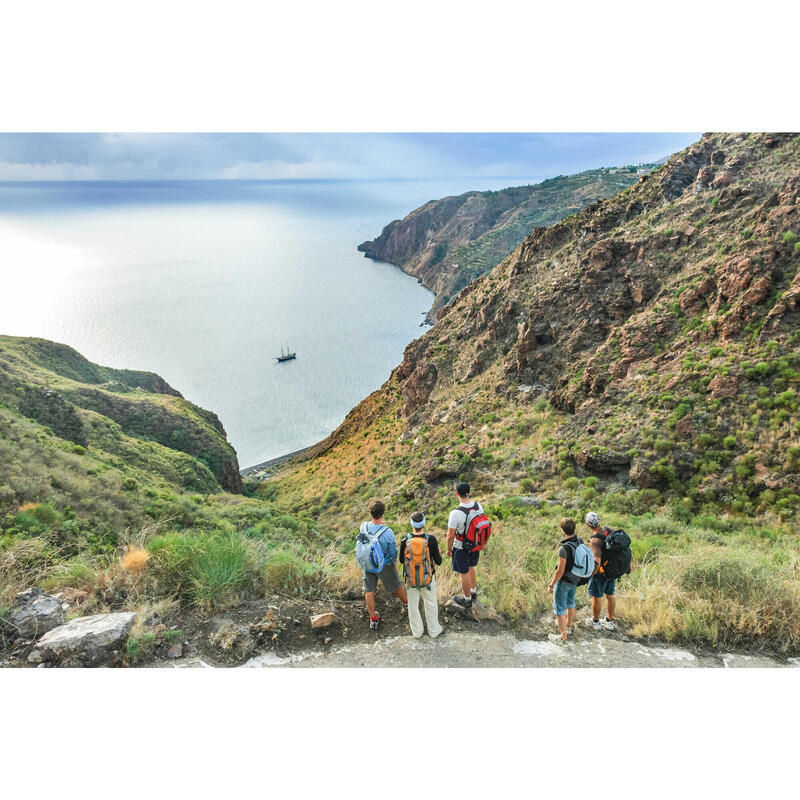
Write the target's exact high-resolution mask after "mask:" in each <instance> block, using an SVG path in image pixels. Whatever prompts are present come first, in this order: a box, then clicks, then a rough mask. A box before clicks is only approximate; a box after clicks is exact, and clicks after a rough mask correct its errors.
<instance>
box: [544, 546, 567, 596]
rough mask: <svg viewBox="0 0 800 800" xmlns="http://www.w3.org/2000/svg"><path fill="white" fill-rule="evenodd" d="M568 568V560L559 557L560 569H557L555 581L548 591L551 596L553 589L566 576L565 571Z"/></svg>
mask: <svg viewBox="0 0 800 800" xmlns="http://www.w3.org/2000/svg"><path fill="white" fill-rule="evenodd" d="M566 568H567V559H566V558H564V557H563V556H561V555H560V556H559V557H558V567H556V574H555V575H553V580H551V581H550V584H549V585H548V587H547V589H548V591H549V592H550V594H553V587H554V586H555V585H556V584H557V583H558V582H559V581H560V580H561V577H562V576H563V575H564V570H565V569H566Z"/></svg>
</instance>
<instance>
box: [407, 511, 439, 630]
mask: <svg viewBox="0 0 800 800" xmlns="http://www.w3.org/2000/svg"><path fill="white" fill-rule="evenodd" d="M410 522H411V533H409V534H408V536H406V537H404V538H403V540H402V541H401V542H400V563H401V564H402V565H403V579H404V581H405V584H406V592H407V593H408V621H409V624H410V625H411V635H412V636H413V637H414V638H415V639H419V638H420V637H421V636H422V634H423V633H424V632H425V631H424V628H423V626H422V617H421V616H420V613H419V601H420V600H422V604H423V606H424V608H425V622H426V623H427V624H428V636H430V637H431V639H435V638H436V637H437V636H438V635H439V634H440V633H441V632H442V626H441V625H440V624H439V606H438V604H437V602H436V579H435V578H434V577H433V575H434V573H435V572H436V566H438V565H440V564H441V563H442V554H441V552H440V551H439V542H438V541H437V540H436V537H435V536H434V535H433V534H432V533H431V534H428V533H425V515H424V514H423V513H422V512H421V511H415V512H414V513H413V514H412V515H411V519H410Z"/></svg>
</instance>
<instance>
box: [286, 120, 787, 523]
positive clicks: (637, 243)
mask: <svg viewBox="0 0 800 800" xmlns="http://www.w3.org/2000/svg"><path fill="white" fill-rule="evenodd" d="M455 200H456V199H454V200H453V201H451V202H453V203H455ZM444 207H445V206H442V207H440V208H444ZM430 212H431V213H433V210H432V209H431V210H430ZM427 213H428V212H426V214H427ZM442 213H443V212H442ZM417 216H418V217H420V225H421V220H422V218H423V217H424V216H425V215H423V214H422V213H420V214H417ZM395 227H397V226H395ZM408 229H409V230H411V227H410V225H409V227H408ZM798 236H800V137H798V136H797V135H795V134H707V135H704V136H703V138H702V140H701V141H699V142H698V143H696V144H695V145H693V146H691V147H690V148H688V149H686V150H684V151H682V152H680V153H678V154H676V155H674V156H673V157H672V158H670V159H669V160H668V161H667V162H666V163H665V164H664V165H662V166H661V167H659V168H658V169H656V170H655V171H653V172H651V173H649V174H647V175H643V176H640V177H639V179H638V181H637V183H636V184H635V185H633V186H631V187H629V188H628V189H626V190H624V191H622V192H621V193H619V194H617V195H616V196H614V197H613V198H611V199H607V200H602V201H600V202H595V203H593V204H592V205H590V206H588V207H587V208H585V209H583V210H582V211H580V212H578V213H576V214H573V215H571V216H570V217H568V218H567V219H565V220H563V221H562V222H560V223H557V224H555V225H552V226H551V227H539V228H536V229H535V230H533V232H531V233H530V235H529V236H528V237H527V238H526V239H525V241H524V242H523V243H522V244H521V245H520V246H519V247H518V248H517V249H516V250H515V251H514V252H513V253H511V254H510V255H509V256H508V257H506V258H505V259H503V260H502V261H501V262H500V263H499V264H498V265H497V266H496V267H495V268H494V269H493V270H492V271H491V272H490V273H489V274H488V275H486V276H485V277H483V278H481V279H478V280H476V281H473V282H472V283H470V284H469V285H468V286H466V287H465V288H464V289H463V290H462V291H461V292H460V293H459V294H458V296H457V297H456V298H455V300H454V301H453V302H452V304H451V305H449V306H448V307H446V308H444V309H443V310H442V311H441V312H440V314H439V320H438V322H437V323H436V325H435V326H434V327H433V329H432V330H430V331H429V332H428V333H426V334H425V335H424V336H422V337H421V338H419V339H417V340H416V341H414V342H412V343H411V344H410V345H409V346H408V347H407V349H406V352H405V357H404V359H403V362H402V364H400V365H399V366H398V367H397V368H396V369H395V370H394V372H393V373H392V376H391V378H390V379H389V381H388V382H387V383H386V384H385V385H384V386H383V387H382V388H381V390H379V391H378V392H376V393H374V394H373V395H371V396H370V397H369V398H367V399H366V400H365V401H364V402H362V403H361V404H360V405H359V406H357V407H356V408H355V409H354V410H353V411H352V412H351V414H350V415H349V416H348V418H347V419H346V420H345V422H344V423H343V425H342V426H341V427H340V428H339V429H338V430H337V431H336V432H334V434H333V435H332V436H331V437H329V439H328V440H326V442H324V443H322V444H321V445H320V446H319V447H318V448H317V450H316V458H314V459H313V460H312V461H310V462H308V463H306V464H302V465H300V466H299V467H298V466H295V467H294V468H293V469H294V472H293V473H291V474H289V473H288V472H287V473H286V476H285V477H284V478H283V481H284V484H283V485H284V486H285V487H287V489H288V488H291V489H292V490H293V491H295V492H297V496H298V497H302V498H305V500H304V501H303V502H305V503H306V504H307V506H308V507H310V506H313V505H314V504H317V505H319V502H320V501H319V498H317V497H315V492H314V488H313V487H314V485H315V484H319V481H308V478H309V477H310V476H309V472H320V471H324V473H325V474H329V475H333V474H335V475H336V476H337V482H338V483H339V484H340V491H342V492H343V493H345V494H348V495H353V496H355V495H359V494H367V493H381V494H384V495H386V496H390V497H393V498H395V499H397V498H401V499H403V498H405V499H408V498H417V500H419V499H420V498H428V499H430V498H431V497H432V495H433V494H435V493H436V492H437V491H438V487H439V486H441V485H442V481H445V480H448V479H450V478H452V477H455V476H456V475H463V476H465V477H467V478H469V479H471V480H473V482H475V483H476V485H477V486H479V487H481V490H483V491H487V490H489V489H491V488H492V487H495V488H496V487H497V486H498V485H499V484H502V485H503V486H505V488H506V490H507V491H508V492H511V493H513V492H514V491H515V490H516V491H517V492H519V491H520V489H522V490H525V489H531V488H537V487H538V488H540V489H541V488H542V487H549V489H550V490H552V491H556V490H558V489H559V487H563V486H564V485H567V486H569V485H570V482H571V481H572V480H576V479H583V478H586V477H587V476H593V477H594V479H596V480H598V481H599V484H598V486H601V487H602V486H605V487H606V488H607V489H608V490H609V491H625V490H626V489H627V490H631V489H636V490H648V491H653V492H656V493H660V494H662V495H665V496H674V497H676V498H680V499H682V500H683V501H685V502H687V503H690V504H692V505H693V506H695V507H697V508H701V507H703V506H704V504H713V507H714V508H720V507H721V508H724V509H727V510H729V511H733V512H736V511H742V512H746V513H754V512H757V511H758V512H764V513H769V514H776V515H779V516H782V517H784V518H786V517H790V516H792V515H794V514H795V513H796V512H797V509H798V505H799V504H800V424H799V423H798V422H797V416H796V414H797V408H798V392H800V385H798V384H799V382H800V330H799V329H798V325H800V283H799V281H800V273H799V272H798V266H800V242H799V241H798ZM394 239H395V236H394V235H393V234H392V232H391V231H390V232H389V235H387V236H386V237H384V240H383V241H384V242H388V241H390V240H392V241H393V240H394ZM416 239H417V240H418V241H428V240H432V239H431V237H430V236H428V235H427V234H425V233H424V232H422V231H419V232H418V234H417V236H416ZM397 247H398V248H399V238H398V239H397ZM373 252H375V253H376V255H377V254H378V253H379V252H380V253H383V251H382V250H378V251H373ZM396 252H401V251H400V250H399V249H398V250H396ZM403 252H407V253H412V252H418V249H417V250H415V249H414V248H413V247H411V246H409V248H408V250H406V251H403ZM419 263H422V262H419ZM367 463H370V464H375V463H380V464H384V465H386V468H385V469H383V470H379V471H378V472H377V473H376V471H375V470H371V469H365V466H366V465H367ZM390 467H391V468H390ZM384 472H385V473H386V476H385V477H381V473H384ZM324 483H325V485H326V486H328V485H330V481H325V482H324ZM587 491H594V489H589V490H587ZM309 504H310V505H309ZM710 507H711V506H710Z"/></svg>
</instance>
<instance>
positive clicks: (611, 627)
mask: <svg viewBox="0 0 800 800" xmlns="http://www.w3.org/2000/svg"><path fill="white" fill-rule="evenodd" d="M600 625H602V627H603V628H604V629H605V630H607V631H615V630H616V629H617V626H616V624H615V622H614V620H613V619H604V620H603V621H602V622H601V623H600Z"/></svg>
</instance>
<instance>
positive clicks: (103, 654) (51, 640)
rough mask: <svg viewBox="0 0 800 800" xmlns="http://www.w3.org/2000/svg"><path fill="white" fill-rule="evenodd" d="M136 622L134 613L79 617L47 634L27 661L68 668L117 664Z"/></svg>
mask: <svg viewBox="0 0 800 800" xmlns="http://www.w3.org/2000/svg"><path fill="white" fill-rule="evenodd" d="M135 619H136V614H135V613H134V612H133V611H125V612H120V613H117V614H93V615H92V616H90V617H80V618H78V619H74V620H72V621H71V622H67V623H66V624H64V625H60V626H59V627H58V628H53V630H51V631H50V632H49V633H46V634H45V635H44V636H43V637H42V638H41V639H40V640H39V641H38V642H37V643H36V646H35V648H34V650H33V651H32V652H31V654H30V655H29V656H28V661H29V662H31V663H32V664H38V663H40V662H42V661H57V662H60V663H62V664H64V665H65V666H88V667H97V666H104V665H108V664H114V663H116V662H117V661H119V658H120V656H121V655H122V647H123V645H124V644H125V642H126V641H127V638H128V632H129V631H130V629H131V626H132V625H133V621H134V620H135Z"/></svg>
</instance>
